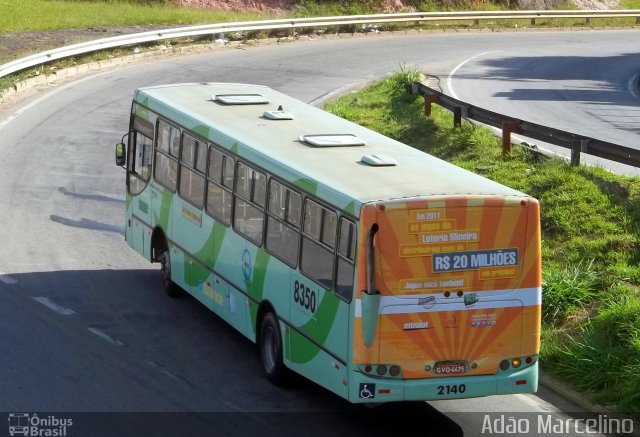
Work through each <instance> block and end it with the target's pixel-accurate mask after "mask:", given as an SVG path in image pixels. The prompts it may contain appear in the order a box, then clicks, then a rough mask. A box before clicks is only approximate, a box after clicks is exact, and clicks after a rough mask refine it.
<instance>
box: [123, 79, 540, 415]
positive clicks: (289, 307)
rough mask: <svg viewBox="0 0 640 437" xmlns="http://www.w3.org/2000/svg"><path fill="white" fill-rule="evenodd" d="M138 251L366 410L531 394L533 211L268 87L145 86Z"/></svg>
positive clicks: (536, 318)
mask: <svg viewBox="0 0 640 437" xmlns="http://www.w3.org/2000/svg"><path fill="white" fill-rule="evenodd" d="M116 162H117V164H118V165H120V166H123V167H124V168H125V170H126V185H127V199H126V211H125V223H126V225H125V227H126V232H125V237H126V240H127V243H128V244H129V245H130V246H131V247H132V248H133V249H134V250H135V251H137V252H138V253H140V255H142V256H143V257H145V258H146V259H148V260H149V261H150V262H156V263H159V264H160V267H161V275H160V276H161V278H160V279H161V283H162V286H163V288H164V289H165V291H166V292H167V293H168V294H169V295H170V296H172V297H178V296H180V295H182V294H184V293H185V292H186V293H189V294H191V295H192V296H193V297H195V298H196V299H198V300H199V301H200V302H202V304H203V305H204V306H206V307H207V308H208V309H209V310H211V311H212V312H213V313H215V314H216V315H217V316H219V317H221V318H222V319H224V320H225V321H226V322H228V323H229V324H230V325H231V326H233V327H234V328H236V329H237V330H238V331H239V332H240V333H241V334H242V335H244V336H246V337H247V338H249V339H250V340H251V341H253V342H255V343H256V344H257V346H258V350H259V356H260V360H261V362H262V367H263V371H264V375H265V376H266V377H267V378H268V379H269V380H270V381H271V382H273V383H274V384H281V383H282V382H284V381H285V380H286V379H287V378H288V376H290V374H291V373H292V372H295V373H299V374H300V375H303V376H304V377H306V378H308V379H310V380H312V381H314V382H316V383H317V384H319V385H320V386H322V387H324V388H326V389H328V390H330V391H332V392H334V393H335V394H337V395H338V396H341V397H343V398H345V399H347V400H349V401H351V402H354V403H381V402H392V401H393V402H395V401H407V400H434V399H456V398H468V397H478V396H488V395H496V394H512V393H532V392H535V391H536V390H537V385H538V354H539V349H540V324H541V251H540V238H541V236H540V211H539V204H538V202H537V200H536V199H534V198H532V197H530V196H528V195H526V194H524V193H521V192H518V191H516V190H513V189H511V188H509V187H506V186H503V185H500V184H498V183H496V182H493V181H491V180H489V179H486V178H484V177H481V176H479V175H476V174H473V173H471V172H468V171H466V170H464V169H461V168H459V167H456V166H454V165H451V164H449V163H447V162H445V161H442V160H440V159H437V158H435V157H433V156H431V155H428V154H426V153H423V152H421V151H418V150H416V149H414V148H412V147H409V146H407V145H405V144H402V143H399V142H397V141H395V140H393V139H391V138H388V137H385V136H383V135H380V134H378V133H376V132H373V131H371V130H368V129H366V128H364V127H362V126H358V125H356V124H354V123H351V122H349V121H346V120H344V119H342V118H339V117H337V116H334V115H332V114H329V113H326V112H324V111H322V110H321V109H318V108H315V107H313V106H311V105H308V104H306V103H303V102H301V101H298V100H296V99H294V98H292V97H289V96H287V95H285V94H282V93H280V92H277V91H275V90H273V89H270V88H267V87H263V86H258V85H246V84H228V83H200V84H170V85H164V86H155V87H148V88H141V89H139V90H137V91H136V92H135V95H134V99H133V103H132V110H131V117H130V125H129V132H128V133H127V134H125V136H124V137H123V141H122V142H121V143H119V144H118V145H117V146H116Z"/></svg>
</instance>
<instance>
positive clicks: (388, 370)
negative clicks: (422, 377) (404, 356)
mask: <svg viewBox="0 0 640 437" xmlns="http://www.w3.org/2000/svg"><path fill="white" fill-rule="evenodd" d="M360 370H361V371H362V372H363V373H366V374H367V375H369V376H373V377H376V378H401V377H402V368H401V367H400V366H398V365H397V364H362V365H360Z"/></svg>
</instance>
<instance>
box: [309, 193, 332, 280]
mask: <svg viewBox="0 0 640 437" xmlns="http://www.w3.org/2000/svg"><path fill="white" fill-rule="evenodd" d="M304 208H305V213H304V230H303V236H302V254H301V256H300V268H301V270H302V271H303V272H304V273H305V274H307V275H308V276H309V277H310V278H311V279H313V280H314V281H316V282H318V283H320V284H322V285H323V286H325V287H327V288H331V287H332V286H333V262H334V250H333V248H334V247H335V235H336V223H337V216H336V213H335V212H333V211H330V210H329V209H327V208H325V207H323V206H320V205H319V204H318V203H316V202H314V201H313V200H310V199H306V201H305V205H304Z"/></svg>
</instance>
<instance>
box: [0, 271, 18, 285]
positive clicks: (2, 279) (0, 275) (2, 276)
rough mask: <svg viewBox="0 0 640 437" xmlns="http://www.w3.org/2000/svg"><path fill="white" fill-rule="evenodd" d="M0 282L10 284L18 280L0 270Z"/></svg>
mask: <svg viewBox="0 0 640 437" xmlns="http://www.w3.org/2000/svg"><path fill="white" fill-rule="evenodd" d="M0 282H4V283H5V284H7V285H11V284H15V283H17V282H18V280H17V279H15V278H13V277H11V276H9V275H7V274H6V273H3V272H0Z"/></svg>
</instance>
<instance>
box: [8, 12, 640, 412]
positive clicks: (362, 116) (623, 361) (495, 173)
mask: <svg viewBox="0 0 640 437" xmlns="http://www.w3.org/2000/svg"><path fill="white" fill-rule="evenodd" d="M298 4H299V5H300V7H299V8H298V9H296V11H295V15H297V16H300V15H309V16H310V15H317V16H319V15H339V14H350V13H368V12H376V11H378V9H377V6H376V4H375V3H367V2H363V1H352V2H345V1H343V2H333V3H331V2H322V3H315V2H311V1H310V0H301V1H300V2H299V3H298ZM453 4H454V3H453V2H451V3H446V2H445V3H440V2H434V1H433V0H415V1H414V4H413V6H415V7H416V9H418V10H423V11H431V10H447V9H449V10H450V9H454V8H453V7H450V6H449V5H453ZM455 4H457V5H458V9H461V10H466V9H470V7H469V5H467V4H464V3H459V2H458V3H455ZM469 4H471V3H469ZM473 4H474V5H477V6H476V8H477V9H488V8H490V6H489V3H484V4H479V3H477V2H474V3H473ZM499 7H500V6H499V5H498V6H491V8H499ZM620 7H621V8H628V9H633V8H639V7H640V0H625V1H624V2H623V3H621V5H620ZM292 14H293V13H292ZM256 18H261V19H265V18H275V17H267V16H265V15H259V16H258V15H256V14H244V13H233V12H212V11H198V10H187V9H180V8H175V7H172V6H170V5H169V4H168V2H165V1H149V0H137V1H136V0H131V1H126V0H112V1H60V0H0V32H8V31H16V30H42V29H51V28H86V27H94V26H98V27H99V26H103V27H111V26H127V25H149V24H158V25H160V24H161V25H165V24H166V25H188V24H199V23H211V22H221V21H240V20H247V19H256ZM594 22H595V20H593V21H592V25H594V24H595V23H594ZM538 23H539V24H540V25H542V26H544V25H548V24H549V23H545V22H543V21H539V22H538ZM606 23H607V21H603V24H606ZM614 23H617V24H619V23H620V22H618V21H616V22H614ZM554 24H555V25H566V26H573V25H583V24H584V22H578V21H575V20H573V21H571V20H568V21H561V22H556V23H554ZM624 24H627V23H624ZM455 25H456V26H465V27H473V24H470V23H467V24H464V23H456V24H455ZM487 25H488V24H487V23H481V26H487ZM493 25H495V26H504V27H513V26H514V23H507V24H501V23H494V24H492V26H493ZM428 26H432V27H433V26H435V25H433V24H430V25H428ZM47 48H50V47H42V49H43V50H44V49H47ZM410 76H411V73H410V72H404V73H401V74H400V75H399V76H396V77H395V79H388V80H385V81H383V82H381V83H379V84H378V85H375V86H373V87H371V88H368V89H367V90H365V91H362V92H360V93H358V94H357V95H350V96H347V97H345V98H343V99H341V100H339V101H338V102H336V103H333V104H331V105H329V109H330V110H332V111H334V112H336V113H338V114H339V115H341V116H344V117H345V118H349V119H352V120H354V121H356V122H358V123H361V124H364V125H368V126H369V127H371V128H373V129H375V130H378V131H380V132H382V133H384V134H386V135H389V136H392V137H395V138H397V139H399V140H400V141H403V142H405V143H408V144H411V145H413V146H415V147H418V148H420V149H421V150H425V151H427V152H429V153H431V154H434V155H437V156H440V157H441V158H444V159H446V160H448V161H452V162H454V163H456V164H458V165H460V166H463V167H465V168H468V169H470V170H472V171H476V172H479V173H481V174H483V175H485V176H487V177H489V178H492V179H495V180H497V181H499V182H502V183H504V184H506V185H509V186H512V187H514V188H517V189H519V190H522V191H524V192H527V193H530V194H532V195H534V196H535V197H537V198H538V199H540V201H541V204H542V212H543V222H542V224H543V255H544V261H543V262H544V265H543V270H544V271H543V277H544V300H543V303H544V305H543V312H544V331H543V342H542V356H543V359H542V363H543V365H544V367H545V368H547V369H549V370H551V371H553V372H554V373H556V374H558V375H560V376H562V377H563V378H565V379H567V380H569V381H571V382H572V383H573V384H574V385H576V386H577V387H578V388H581V389H583V390H586V391H589V392H591V393H593V394H594V396H595V400H596V401H598V402H602V403H605V404H617V405H618V408H620V409H622V410H624V411H630V412H635V413H636V414H638V413H639V412H640V293H639V292H638V285H640V267H638V262H639V261H640V253H639V252H638V241H640V228H639V226H638V219H639V218H640V217H639V216H640V204H639V203H638V200H639V199H638V197H639V196H640V182H639V181H638V180H636V179H628V178H624V177H618V176H613V175H611V174H609V173H607V172H605V171H602V170H598V169H585V168H582V167H580V168H572V167H569V166H567V165H566V163H564V162H563V161H560V160H557V159H548V158H544V157H541V156H539V155H536V154H532V153H531V152H528V151H526V150H522V149H519V148H516V149H515V150H514V152H513V154H512V156H511V157H508V158H504V157H502V156H501V155H500V147H499V145H498V144H497V141H496V139H495V138H494V137H493V136H492V135H491V133H490V132H489V131H487V130H485V129H480V128H477V127H473V126H471V125H468V124H465V125H463V127H462V128H460V129H452V128H451V127H450V126H451V124H452V123H451V116H450V114H448V113H446V112H445V111H442V110H440V109H439V108H434V117H433V118H431V119H426V118H424V117H423V116H422V114H421V111H422V106H421V102H420V101H419V99H417V100H416V99H415V98H414V97H410V96H406V95H404V93H403V88H402V87H401V86H400V85H399V83H398V80H401V79H403V78H404V79H406V78H410ZM16 77H17V76H15V77H13V78H9V79H8V80H16ZM6 84H7V82H6V80H5V83H4V84H2V83H0V89H2V88H3V86H6Z"/></svg>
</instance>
